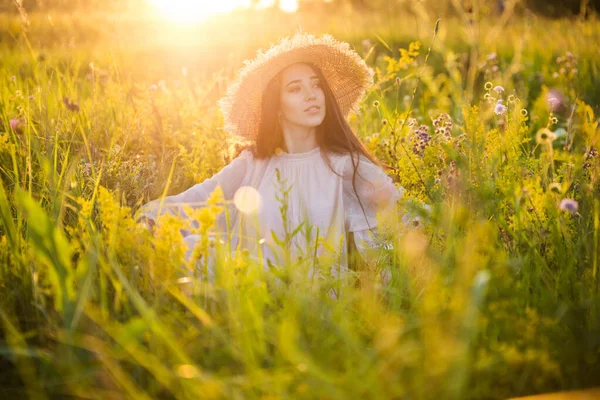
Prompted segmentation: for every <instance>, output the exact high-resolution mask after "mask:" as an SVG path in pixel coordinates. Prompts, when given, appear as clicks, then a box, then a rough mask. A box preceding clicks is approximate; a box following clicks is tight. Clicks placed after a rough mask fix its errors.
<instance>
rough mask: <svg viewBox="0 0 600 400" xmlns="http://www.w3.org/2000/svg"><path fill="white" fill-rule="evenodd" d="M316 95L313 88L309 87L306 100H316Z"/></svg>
mask: <svg viewBox="0 0 600 400" xmlns="http://www.w3.org/2000/svg"><path fill="white" fill-rule="evenodd" d="M316 97H317V96H316V95H315V92H314V91H313V90H312V89H308V91H307V99H306V100H314V99H315V98H316Z"/></svg>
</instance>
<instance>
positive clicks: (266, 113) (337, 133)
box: [238, 63, 383, 227]
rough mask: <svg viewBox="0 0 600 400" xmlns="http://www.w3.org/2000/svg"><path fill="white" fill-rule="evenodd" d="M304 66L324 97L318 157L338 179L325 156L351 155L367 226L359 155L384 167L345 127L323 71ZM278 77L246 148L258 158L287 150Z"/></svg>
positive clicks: (268, 91)
mask: <svg viewBox="0 0 600 400" xmlns="http://www.w3.org/2000/svg"><path fill="white" fill-rule="evenodd" d="M307 65H309V66H310V67H311V68H312V69H313V70H314V71H315V73H316V74H317V76H318V77H319V80H320V82H321V87H322V89H323V92H324V94H325V109H326V112H325V119H324V120H323V122H322V123H321V125H319V126H317V128H316V139H317V143H318V144H319V147H320V148H321V149H322V150H324V151H322V152H321V154H322V155H323V156H324V160H325V162H326V164H327V166H328V167H329V168H330V169H331V171H332V172H333V173H334V174H336V175H338V176H339V174H338V173H337V172H336V171H335V170H334V169H333V166H332V165H331V160H330V158H329V156H328V155H329V153H337V154H350V159H351V160H352V165H353V167H354V168H353V172H352V188H353V190H354V194H355V195H356V198H357V199H358V202H359V205H360V207H361V209H362V212H363V215H364V216H365V219H366V220H367V224H368V219H367V216H366V212H365V209H364V207H363V204H362V202H361V200H360V197H359V196H358V192H357V190H356V177H357V175H358V166H359V164H360V156H363V157H365V158H366V159H367V160H369V161H370V162H372V163H373V164H375V165H377V166H379V167H382V168H383V165H382V164H381V163H380V162H379V161H377V159H376V158H375V157H374V156H373V155H372V154H371V153H370V152H369V151H368V150H367V149H366V148H365V146H364V145H363V144H362V143H361V142H360V140H359V139H358V137H357V136H356V134H355V133H354V131H353V130H352V128H351V127H350V125H348V122H346V119H345V118H344V114H343V113H342V110H341V109H340V106H339V105H338V103H337V100H336V99H335V96H334V94H333V91H332V90H331V87H330V86H329V83H328V82H327V79H325V76H324V75H323V72H322V71H321V70H320V69H319V68H318V67H317V66H315V65H313V64H310V63H307ZM281 75H282V72H279V73H278V74H277V75H276V76H275V77H274V78H273V79H272V80H271V81H270V82H269V84H268V85H267V87H266V88H265V91H264V92H263V96H262V105H261V116H260V124H259V129H258V135H257V137H256V140H255V142H254V143H253V144H251V145H249V146H246V147H245V149H249V150H250V151H252V153H253V154H254V156H255V157H256V158H259V159H264V158H268V157H271V156H272V155H273V154H275V150H276V149H277V148H280V149H282V150H286V151H287V148H286V146H285V140H284V138H283V129H282V127H281V124H280V123H279V118H278V112H279V109H280V97H279V96H280V90H281V84H282V82H281ZM243 149H244V148H242V149H240V150H239V151H238V154H239V153H240V152H241V151H242V150H243ZM358 176H360V175H358ZM369 227H370V226H369Z"/></svg>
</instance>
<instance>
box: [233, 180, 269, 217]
mask: <svg viewBox="0 0 600 400" xmlns="http://www.w3.org/2000/svg"><path fill="white" fill-rule="evenodd" d="M261 203H262V200H261V197H260V193H258V191H257V190H256V189H254V188H253V187H251V186H242V187H241V188H239V189H238V190H237V192H235V194H234V195H233V204H235V206H236V207H237V209H238V210H240V211H241V212H242V213H244V214H254V213H255V212H257V211H258V209H259V208H260V206H261Z"/></svg>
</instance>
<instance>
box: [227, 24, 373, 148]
mask: <svg viewBox="0 0 600 400" xmlns="http://www.w3.org/2000/svg"><path fill="white" fill-rule="evenodd" d="M296 63H311V64H313V65H316V66H317V67H318V68H319V69H321V71H322V72H323V75H324V76H325V78H326V80H327V83H328V84H329V86H330V87H331V90H332V92H333V94H334V97H335V99H336V101H337V103H338V105H339V107H340V109H341V111H342V113H343V114H344V116H347V115H348V113H349V112H350V111H352V110H356V109H357V107H358V104H359V102H360V99H361V98H362V97H363V96H364V94H365V91H366V90H367V88H368V87H369V86H370V85H371V84H372V83H373V70H372V69H371V68H369V67H368V66H367V64H366V63H365V61H364V60H363V59H362V58H361V57H360V56H359V55H358V54H357V53H356V52H355V51H354V50H352V49H351V48H350V45H349V44H348V43H345V42H340V41H338V40H336V39H334V38H333V37H332V36H331V35H323V36H321V37H319V38H317V37H315V36H313V35H309V34H305V33H299V34H296V35H294V36H291V37H287V38H284V39H282V40H281V41H280V42H279V43H278V44H276V45H274V46H272V47H271V48H270V49H268V50H267V51H265V52H263V51H261V50H259V51H258V53H257V56H256V57H255V58H254V59H253V60H247V61H245V62H244V64H245V65H244V67H242V69H241V70H240V73H239V76H238V78H237V80H236V81H235V82H234V83H232V84H231V85H230V86H229V88H228V90H227V94H226V95H225V97H223V98H222V99H221V100H219V102H218V104H219V106H220V108H221V112H222V113H223V118H224V128H225V130H226V131H228V132H229V133H231V134H233V135H237V136H239V137H241V138H244V139H250V140H252V139H255V138H256V136H257V134H258V128H259V123H260V114H261V105H262V94H263V92H264V90H265V88H266V87H267V85H268V84H269V82H270V81H271V79H273V78H274V77H275V75H277V74H278V73H279V72H280V71H281V70H282V69H284V68H286V67H287V66H289V65H292V64H296Z"/></svg>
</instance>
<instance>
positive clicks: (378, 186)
mask: <svg viewBox="0 0 600 400" xmlns="http://www.w3.org/2000/svg"><path fill="white" fill-rule="evenodd" d="M355 169H356V175H355V174H354V170H355ZM354 189H356V191H355V190H354ZM343 192H344V196H343V197H344V210H345V218H346V230H347V231H348V232H357V231H363V230H366V229H373V228H375V227H376V226H377V220H376V215H377V213H378V212H380V211H383V210H385V209H387V208H388V207H392V206H394V205H395V204H396V202H397V201H398V200H399V199H400V198H401V197H402V189H401V188H397V187H396V186H395V185H394V182H393V181H392V178H390V177H389V176H388V175H387V174H386V173H385V171H384V170H383V169H382V168H381V167H379V166H377V165H375V164H373V163H372V162H371V161H369V160H368V159H367V158H365V157H363V156H361V157H360V160H359V159H358V157H355V159H354V160H352V158H351V157H350V156H349V155H348V156H346V157H345V161H344V166H343ZM361 205H362V207H361ZM363 211H364V212H363Z"/></svg>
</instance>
